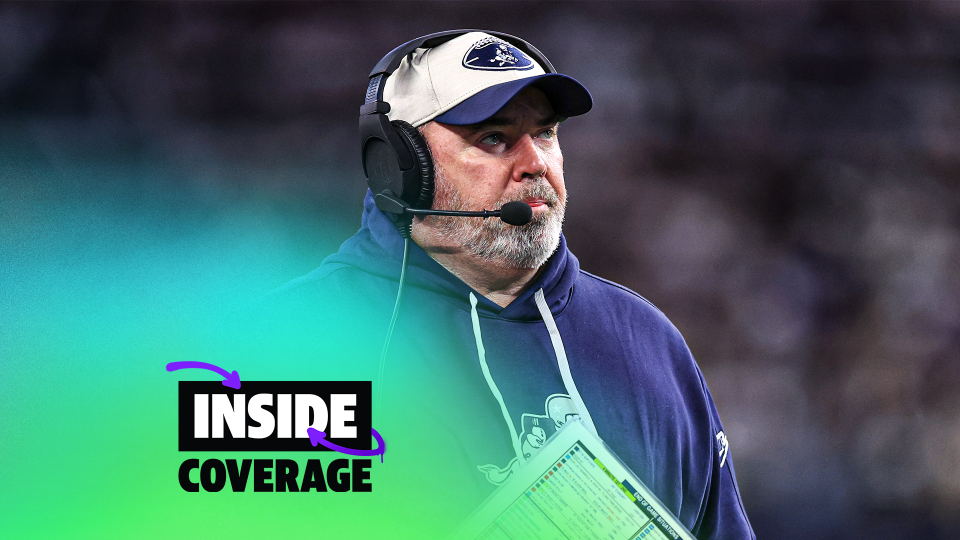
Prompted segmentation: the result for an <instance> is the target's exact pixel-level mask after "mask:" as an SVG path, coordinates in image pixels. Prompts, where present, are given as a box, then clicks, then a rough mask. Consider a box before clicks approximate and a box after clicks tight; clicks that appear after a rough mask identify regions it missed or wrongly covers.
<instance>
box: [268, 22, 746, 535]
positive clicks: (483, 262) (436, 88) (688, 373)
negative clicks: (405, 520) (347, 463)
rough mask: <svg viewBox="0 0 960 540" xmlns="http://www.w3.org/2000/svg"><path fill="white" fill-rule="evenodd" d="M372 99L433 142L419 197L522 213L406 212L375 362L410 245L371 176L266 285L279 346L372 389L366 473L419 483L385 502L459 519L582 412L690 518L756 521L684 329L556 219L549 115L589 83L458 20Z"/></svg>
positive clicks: (560, 205)
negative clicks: (339, 224)
mask: <svg viewBox="0 0 960 540" xmlns="http://www.w3.org/2000/svg"><path fill="white" fill-rule="evenodd" d="M491 66H494V67H495V68H496V69H493V68H491ZM383 100H384V101H385V102H387V103H389V104H390V111H389V119H390V120H391V121H394V122H396V121H404V122H407V123H409V124H410V125H411V126H412V127H413V128H416V129H417V130H418V132H419V133H420V134H421V135H422V136H423V139H424V142H425V143H426V145H427V146H428V148H429V153H430V155H431V156H432V164H433V169H434V175H433V176H434V186H435V193H434V196H433V203H432V208H434V209H439V210H466V211H479V210H484V209H496V208H500V207H501V206H503V204H505V203H507V202H510V201H523V202H524V203H526V204H528V205H529V206H530V207H531V209H532V212H533V218H532V221H531V222H530V223H529V224H527V225H523V226H516V227H515V226H512V225H507V224H506V223H504V222H502V221H500V220H498V219H478V218H476V217H448V216H427V217H418V218H416V219H414V220H413V223H412V228H411V237H412V240H413V242H414V244H413V245H412V246H411V247H410V251H409V260H408V261H406V265H407V267H406V269H405V273H406V274H407V275H406V278H405V279H406V283H405V285H404V286H405V287H406V289H405V292H404V293H403V297H402V303H401V305H400V306H399V317H398V322H397V328H396V332H395V334H396V337H395V338H394V342H393V343H391V345H390V348H389V351H388V353H387V355H386V360H385V362H384V364H383V365H381V364H380V363H379V362H378V361H377V359H378V358H379V356H380V354H379V353H380V350H379V347H380V345H382V344H383V340H384V339H385V334H386V329H387V326H388V321H389V318H390V312H391V309H392V304H393V300H394V298H395V296H396V295H397V289H398V286H399V285H398V280H399V278H400V275H401V264H402V263H401V261H404V260H405V258H404V241H403V239H402V237H401V234H400V233H399V232H398V229H397V227H396V226H395V225H396V222H398V221H402V218H398V217H397V216H393V215H388V213H385V212H383V211H381V210H379V209H378V208H377V205H376V202H375V199H374V197H373V195H374V194H373V193H370V192H368V195H367V199H366V201H365V208H364V214H363V220H362V228H361V229H360V231H359V232H358V233H357V234H356V235H355V236H354V237H353V238H351V239H350V240H348V241H347V242H346V243H344V244H343V246H342V247H341V249H340V251H339V253H337V254H335V255H332V256H331V257H329V258H328V259H327V260H325V261H324V263H323V265H321V266H320V268H318V269H317V270H316V271H314V272H313V273H311V274H310V275H308V276H304V277H303V278H300V279H298V280H295V281H294V282H291V283H290V284H288V285H287V286H285V287H283V288H282V289H281V290H279V291H278V292H277V294H276V297H277V298H280V299H282V301H283V302H285V303H284V305H285V306H286V307H284V308H283V309H281V310H280V315H279V316H280V317H282V319H281V320H283V321H284V322H283V323H282V324H281V326H282V330H280V334H278V335H281V334H282V336H283V337H284V345H283V346H285V347H286V349H285V351H286V353H285V354H289V355H290V356H298V357H301V358H305V359H306V360H305V362H309V363H305V364H302V366H303V367H304V368H307V366H309V367H310V369H322V373H323V375H324V376H325V378H327V379H333V378H334V377H344V378H362V379H366V380H372V381H373V384H374V387H375V393H376V392H378V391H379V390H378V389H382V392H383V397H382V401H383V413H382V414H380V417H379V418H378V417H377V413H375V416H374V426H375V427H376V428H377V429H378V431H380V433H382V434H383V435H384V438H385V439H386V441H387V444H388V446H389V448H390V451H389V452H388V453H387V454H386V458H387V459H386V461H385V464H384V467H382V470H381V471H375V473H376V474H381V477H382V478H384V479H385V480H384V481H383V484H382V487H381V488H377V489H375V491H378V490H379V491H380V492H381V493H387V496H390V494H394V495H396V494H399V493H414V492H415V493H416V494H415V495H410V496H404V497H397V500H403V501H404V503H405V504H406V506H405V508H406V510H404V511H403V512H402V513H398V514H397V515H398V516H399V515H400V514H403V515H406V516H409V515H411V513H413V514H417V515H421V516H424V517H423V518H422V519H423V520H424V521H422V523H427V522H428V521H426V520H428V519H429V523H431V524H434V523H437V521H436V520H437V519H438V518H436V517H435V516H437V515H439V514H441V512H437V511H436V508H438V507H437V506H435V505H445V506H443V508H444V511H443V512H445V513H446V514H448V515H454V516H455V517H456V519H454V520H450V523H453V522H454V521H459V520H460V519H462V518H463V517H465V516H466V515H467V514H469V513H470V511H471V510H472V509H473V508H475V507H476V506H477V505H479V504H480V502H481V501H482V500H483V498H484V497H485V496H487V495H488V494H489V493H491V492H492V491H493V490H494V489H495V488H496V486H497V485H500V484H502V483H504V482H506V481H508V480H509V479H510V478H511V477H512V476H513V475H514V473H515V472H516V471H517V470H518V469H519V467H522V466H523V463H524V462H525V460H526V459H527V458H529V457H531V456H532V455H533V453H534V452H535V451H536V450H537V449H538V448H539V447H541V446H542V445H543V444H544V443H545V441H547V440H548V438H549V437H550V435H551V434H553V433H554V432H556V431H557V429H559V428H560V427H562V426H563V425H564V424H565V423H566V422H567V421H569V420H570V419H571V418H576V417H579V418H581V419H582V420H584V421H585V423H589V424H591V425H593V426H595V428H596V432H597V434H598V435H599V437H601V438H602V439H603V440H604V441H605V442H606V443H607V445H609V447H610V448H611V449H612V450H613V451H614V452H615V453H616V454H617V455H618V456H619V457H620V459H622V460H623V461H624V462H625V463H626V464H627V465H628V466H629V467H630V468H631V469H632V470H633V471H634V472H635V473H636V474H637V475H638V477H639V478H641V479H642V480H643V481H644V482H645V483H646V484H647V485H648V487H650V488H651V489H652V490H653V492H654V493H655V494H656V495H657V496H658V497H659V498H660V499H661V501H662V502H663V503H664V504H665V505H666V506H667V507H668V508H669V509H670V510H671V511H672V512H673V513H674V514H676V515H677V516H678V517H679V519H680V521H681V522H682V523H683V524H684V525H685V526H686V527H687V528H688V529H690V530H691V531H692V532H693V533H694V534H695V535H697V537H698V538H703V539H706V538H710V539H735V538H736V539H746V538H753V532H752V530H751V528H750V525H749V522H748V520H747V517H746V514H745V512H744V510H743V507H742V504H741V502H740V495H739V492H738V489H737V486H736V481H735V476H734V471H733V463H732V459H731V457H730V455H729V449H728V445H727V443H726V437H725V436H724V434H723V427H722V425H721V423H720V419H719V416H718V414H717V411H716V408H715V406H714V404H713V400H712V398H711V397H710V394H709V391H708V390H707V388H706V385H705V383H704V381H703V377H702V375H701V373H700V371H699V369H698V368H697V366H696V364H695V362H694V360H693V358H692V357H691V355H690V353H689V351H688V349H687V347H686V345H685V343H684V341H683V339H682V337H681V336H680V334H679V333H678V332H677V330H676V329H675V328H674V327H673V325H671V324H670V322H669V321H668V320H667V319H666V317H665V316H664V315H663V314H662V313H661V312H660V311H659V310H657V309H656V308H655V307H654V306H653V305H651V304H650V303H649V302H647V301H646V300H645V299H643V298H641V297H640V296H638V295H637V294H635V293H633V292H632V291H629V290H627V289H626V288H624V287H621V286H619V285H617V284H614V283H611V282H609V281H606V280H603V279H601V278H598V277H596V276H593V275H591V274H588V273H586V272H584V271H582V270H580V268H579V263H578V261H577V259H576V258H575V257H574V256H573V254H572V253H570V251H569V250H568V249H567V246H566V242H565V240H564V238H563V236H562V234H561V224H562V222H563V215H564V210H565V208H566V203H567V193H566V188H565V184H564V177H563V155H562V152H561V150H560V144H559V139H558V127H559V121H560V120H561V119H562V118H564V117H570V116H576V115H579V114H583V113H586V112H587V111H588V110H589V109H590V107H591V104H592V102H591V101H590V96H589V93H588V92H587V91H586V89H584V88H583V87H582V85H580V83H578V82H576V81H575V80H573V79H571V78H569V77H567V76H565V75H560V74H556V73H548V72H547V70H544V69H543V68H542V66H541V65H539V64H538V63H537V62H536V61H534V60H533V59H532V58H531V57H530V55H528V54H526V53H525V52H524V51H523V50H521V49H520V48H518V47H517V46H515V45H514V44H513V43H510V42H507V41H504V40H502V39H499V38H497V37H494V36H491V35H488V34H485V33H478V32H470V33H466V34H464V35H460V36H458V37H455V38H453V39H450V40H448V41H446V42H444V43H442V44H439V45H437V46H435V47H432V48H417V49H416V50H414V51H411V52H410V53H409V54H407V55H406V56H405V57H404V58H403V60H402V61H401V62H400V64H399V66H398V67H397V68H396V71H395V72H393V73H391V74H389V76H388V78H387V81H386V86H385V88H384V90H383ZM366 167H367V168H368V169H370V168H372V165H370V164H369V163H367V164H366ZM401 228H402V227H401ZM291 305H293V306H295V307H290V306H291ZM302 336H310V339H309V340H307V341H304V340H303V337H302ZM308 342H309V343H308ZM291 343H297V345H291ZM305 343H308V344H306V345H305ZM317 366H322V368H317ZM391 461H392V462H393V463H391ZM395 463H396V465H394V464H395ZM401 469H403V470H404V471H405V472H401ZM413 471H416V472H417V475H418V476H415V475H413ZM414 477H415V478H416V479H415V480H414V479H413V478H414ZM453 486H455V488H454V487H453ZM410 489H413V491H405V490H410ZM427 515H429V516H431V517H430V518H427V517H425V516H427ZM417 519H421V518H417ZM424 527H425V530H427V529H429V527H427V525H424ZM444 527H449V523H446V524H444V525H443V526H439V525H438V527H437V529H443V528H444ZM430 530H431V531H432V529H430ZM430 534H433V532H430V533H425V534H424V535H425V536H429V535H430Z"/></svg>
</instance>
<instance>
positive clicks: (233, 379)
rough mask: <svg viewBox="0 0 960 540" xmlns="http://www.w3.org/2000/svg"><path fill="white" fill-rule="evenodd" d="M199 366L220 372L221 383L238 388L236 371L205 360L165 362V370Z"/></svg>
mask: <svg viewBox="0 0 960 540" xmlns="http://www.w3.org/2000/svg"><path fill="white" fill-rule="evenodd" d="M186 368H200V369H209V370H210V371H214V372H216V373H218V374H220V376H221V377H223V385H224V386H229V387H230V388H233V389H235V390H239V389H240V374H239V373H237V372H236V371H233V372H231V373H228V372H227V370H225V369H223V368H221V367H217V366H215V365H213V364H208V363H206V362H170V363H169V364H167V371H176V370H178V369H186Z"/></svg>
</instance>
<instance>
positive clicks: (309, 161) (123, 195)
mask: <svg viewBox="0 0 960 540" xmlns="http://www.w3.org/2000/svg"><path fill="white" fill-rule="evenodd" d="M452 28H489V29H495V30H499V31H503V32H507V33H511V34H515V35H518V36H521V37H523V38H525V39H527V40H529V41H531V42H532V43H534V44H535V45H536V46H537V47H539V48H540V49H541V50H542V51H543V52H544V53H545V54H546V55H547V56H548V57H549V58H550V59H551V60H552V61H553V62H554V64H555V65H556V66H558V68H559V69H560V70H561V71H562V72H564V73H567V74H569V75H572V76H574V77H576V78H577V79H579V80H580V81H581V82H583V83H584V84H585V85H586V86H587V88H589V89H590V90H591V92H592V93H593V96H594V99H595V106H594V110H593V111H592V112H591V113H590V114H588V115H587V116H585V117H582V118H576V119H572V120H570V121H569V122H567V123H565V124H564V125H563V126H562V129H561V132H560V140H561V144H562V146H563V148H564V153H565V158H566V178H567V184H568V189H569V191H570V206H569V211H568V221H567V224H566V227H565V232H566V235H567V238H568V240H569V243H570V246H571V248H572V250H573V251H574V253H575V254H576V255H577V256H578V257H579V258H580V260H581V264H582V266H583V267H584V268H585V269H586V270H588V271H591V272H593V273H596V274H599V275H601V276H604V277H607V278H610V279H613V280H615V281H618V282H620V283H623V284H625V285H627V286H629V287H630V288H632V289H634V290H636V291H638V292H639V293H640V294H642V295H644V296H645V297H647V298H648V299H650V300H651V301H652V302H653V303H655V304H656V305H657V306H659V307H660V308H661V309H662V310H663V311H664V312H665V313H666V314H667V315H668V316H669V317H670V318H671V319H672V320H673V321H674V323H675V324H676V325H677V326H678V327H679V328H680V330H681V331H682V332H683V334H684V336H685V337H686V338H687V340H688V342H689V344H690V347H691V349H692V350H693V353H694V355H695V356H696V358H697V359H698V361H699V363H700V365H701V367H702V369H703V371H704V372H705V375H706V377H707V381H708V384H709V385H710V388H711V390H712V392H713V395H714V397H715V399H716V401H717V403H718V406H719V408H720V411H721V414H722V417H723V419H724V423H725V427H726V431H727V434H728V436H729V438H730V440H731V445H732V449H733V455H734V456H735V459H736V464H737V471H738V476H739V482H740V488H741V491H742V493H743V499H744V504H745V506H746V508H747V511H748V513H749V516H750V518H751V520H752V522H753V524H754V527H755V529H756V531H757V534H758V537H759V538H762V539H772V538H778V539H800V538H816V539H839V538H871V539H893V538H913V537H923V538H929V539H946V538H960V271H958V268H960V180H958V178H960V4H958V3H952V2H878V3H872V2H788V1H784V2H734V3H688V2H666V3H657V2H643V3H640V2H637V3H627V2H613V3H608V2H558V3H554V2H550V3H548V2H525V1H523V2H481V1H475V2H414V3H401V2H387V3H377V2H361V3H305V2H304V3H300V2H294V3H286V2H269V3H266V2H236V3H234V2H194V3H177V2H162V3H150V2H124V3H113V2H94V3H81V2H69V3H54V2H43V3H32V2H20V3H10V2H5V3H0V250H2V254H0V265H2V266H0V313H3V319H4V321H3V325H4V326H5V327H6V330H5V331H4V330H0V332H6V333H7V338H8V339H7V341H6V342H5V343H6V345H7V346H8V347H9V344H10V343H11V342H12V340H11V339H9V338H11V336H12V339H13V340H15V339H17V338H16V336H18V335H20V336H22V335H27V334H29V333H30V330H31V329H35V328H37V327H41V326H44V325H48V324H50V321H62V322H63V323H64V324H71V323H72V322H77V321H83V320H84V319H85V318H86V317H88V315H89V314H91V313H92V312H96V313H97V314H98V316H100V317H107V318H108V319H109V318H110V317H113V319H122V318H131V317H133V318H138V319H142V320H143V321H144V323H143V324H145V325H149V324H150V321H151V318H152V317H155V316H157V315H159V314H164V315H169V314H170V313H171V312H174V313H176V312H178V310H179V311H184V310H194V311H196V310H201V311H202V310H204V309H209V310H216V309H219V308H221V307H222V306H224V305H231V303H235V304H242V303H243V302H246V301H249V300H250V299H252V298H255V297H256V296H257V295H259V294H262V293H263V292H265V291H267V290H269V289H270V288H272V287H273V286H275V285H278V284H280V283H283V282H284V281H286V280H287V279H289V278H292V277H295V276H297V275H300V274H303V273H305V272H307V271H309V270H310V269H312V268H314V267H315V266H317V265H318V264H319V262H320V261H321V260H322V259H323V258H324V257H325V256H326V255H327V254H329V253H331V252H333V251H335V250H336V248H337V246H338V245H339V243H340V242H342V241H343V240H344V239H345V238H347V237H348V236H349V235H350V234H352V233H353V232H354V231H355V230H356V228H357V227H358V226H359V215H360V210H361V199H362V196H363V193H364V190H365V184H364V179H363V176H362V171H361V169H360V164H359V159H358V149H357V140H356V138H357V136H356V116H357V109H358V107H359V105H360V104H361V103H362V96H363V94H364V90H365V87H366V80H367V79H366V76H367V73H368V71H369V69H370V68H371V67H372V66H373V65H374V64H375V63H376V61H377V60H378V59H379V58H380V57H381V56H382V55H384V54H385V53H386V52H387V51H389V50H390V49H392V48H393V47H395V46H397V45H399V44H400V43H402V42H404V41H407V40H409V39H412V38H414V37H416V36H419V35H422V34H426V33H429V32H434V31H439V30H446V29H452ZM64 298H71V299H73V300H71V301H69V302H67V301H64ZM184 306H188V307H184ZM183 316H184V317H186V316H187V315H186V314H183ZM91 331H92V330H91ZM31 335H32V334H31ZM0 345H3V343H2V342H0ZM8 350H11V349H8ZM2 351H3V349H2V348H0V353H2Z"/></svg>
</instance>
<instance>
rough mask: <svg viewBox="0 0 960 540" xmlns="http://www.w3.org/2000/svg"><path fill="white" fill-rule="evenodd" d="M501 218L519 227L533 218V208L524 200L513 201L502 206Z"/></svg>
mask: <svg viewBox="0 0 960 540" xmlns="http://www.w3.org/2000/svg"><path fill="white" fill-rule="evenodd" d="M500 219H501V220H503V222H504V223H508V224H510V225H514V226H516V227H519V226H520V225H526V224H527V223H530V220H531V219H533V208H530V205H529V204H527V203H525V202H523V201H512V202H508V203H506V204H504V205H503V206H501V207H500Z"/></svg>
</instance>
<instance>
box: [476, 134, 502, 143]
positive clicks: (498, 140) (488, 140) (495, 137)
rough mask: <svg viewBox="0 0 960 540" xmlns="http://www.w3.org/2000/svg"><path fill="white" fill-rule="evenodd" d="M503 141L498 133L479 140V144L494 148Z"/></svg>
mask: <svg viewBox="0 0 960 540" xmlns="http://www.w3.org/2000/svg"><path fill="white" fill-rule="evenodd" d="M502 141H503V135H502V134H500V133H491V134H490V135H487V136H486V137H484V138H482V139H480V142H481V143H483V144H489V145H490V146H496V145H498V144H500V143H501V142H502Z"/></svg>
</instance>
